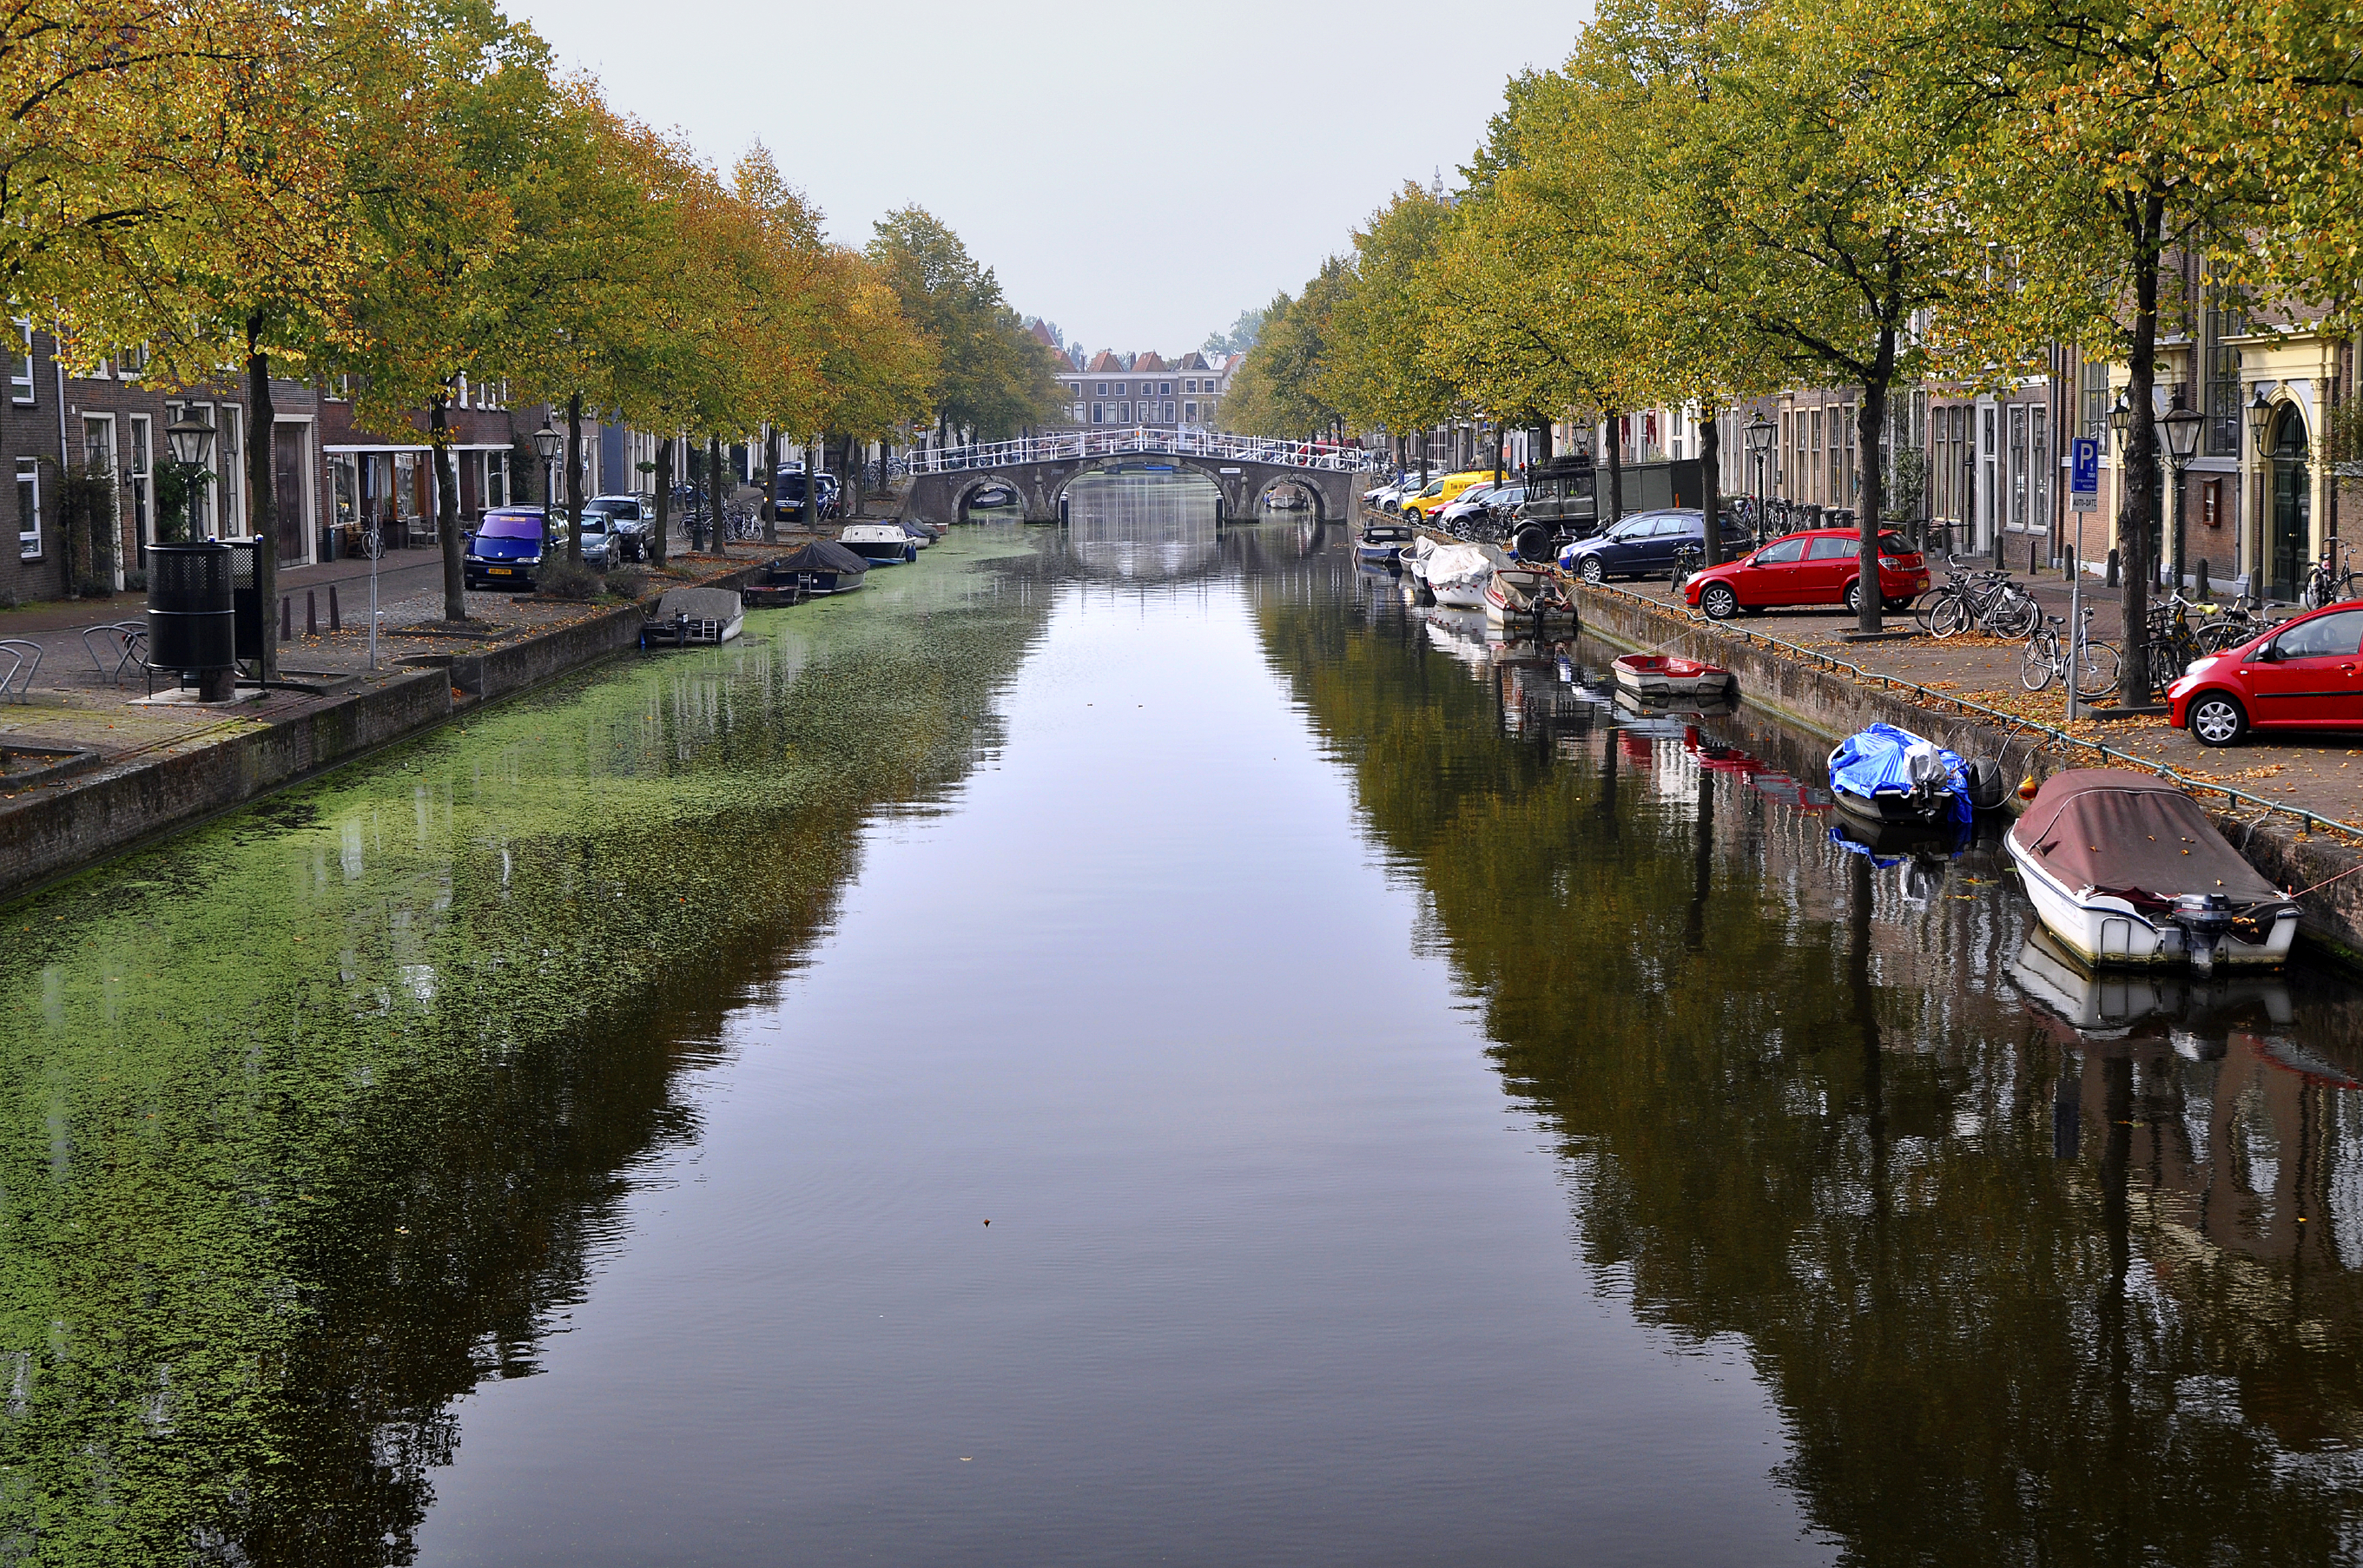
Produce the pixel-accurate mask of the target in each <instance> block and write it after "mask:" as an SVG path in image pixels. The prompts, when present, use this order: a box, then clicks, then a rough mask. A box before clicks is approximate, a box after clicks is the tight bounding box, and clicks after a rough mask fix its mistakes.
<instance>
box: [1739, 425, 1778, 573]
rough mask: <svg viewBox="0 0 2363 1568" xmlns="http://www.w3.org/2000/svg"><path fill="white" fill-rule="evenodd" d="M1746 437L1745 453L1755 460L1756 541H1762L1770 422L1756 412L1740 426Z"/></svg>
mask: <svg viewBox="0 0 2363 1568" xmlns="http://www.w3.org/2000/svg"><path fill="white" fill-rule="evenodd" d="M1741 433H1742V434H1743V435H1744V436H1746V437H1747V455H1748V456H1749V457H1750V458H1754V459H1755V460H1756V542H1757V543H1758V544H1759V545H1760V544H1762V543H1763V542H1764V505H1765V496H1764V489H1765V486H1764V465H1765V462H1766V460H1767V459H1768V458H1770V457H1771V455H1772V436H1773V429H1772V422H1771V421H1770V420H1769V419H1767V418H1765V417H1764V415H1763V414H1762V413H1761V412H1758V414H1757V415H1756V417H1755V418H1753V419H1751V420H1749V421H1748V422H1747V424H1746V425H1743V426H1742V427H1741Z"/></svg>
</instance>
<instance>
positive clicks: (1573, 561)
mask: <svg viewBox="0 0 2363 1568" xmlns="http://www.w3.org/2000/svg"><path fill="white" fill-rule="evenodd" d="M1719 521H1720V522H1721V524H1722V526H1721V527H1720V528H1718V529H1717V530H1716V531H1717V532H1718V533H1720V534H1721V535H1722V536H1723V553H1724V558H1725V559H1726V560H1728V559H1730V558H1731V557H1732V556H1733V555H1734V554H1735V553H1736V552H1737V551H1740V550H1744V549H1746V548H1747V542H1748V541H1747V533H1746V532H1745V531H1744V530H1742V529H1741V528H1740V526H1739V524H1738V521H1737V519H1736V518H1734V517H1733V516H1732V515H1731V514H1730V513H1724V514H1723V515H1722V517H1721V518H1720V519H1719ZM1705 543H1706V514H1705V513H1703V512H1697V511H1693V510H1692V509H1691V508H1689V507H1677V508H1669V509H1667V510H1665V511H1661V512H1636V513H1634V514H1633V515H1631V516H1630V517H1627V518H1625V520H1624V521H1623V522H1621V523H1618V524H1616V525H1614V527H1611V528H1610V529H1608V530H1607V531H1606V532H1605V533H1601V534H1594V535H1593V536H1592V537H1591V538H1589V539H1578V540H1577V541H1576V542H1575V543H1573V544H1571V545H1570V546H1568V547H1566V548H1565V549H1563V550H1561V551H1559V565H1560V566H1561V567H1563V568H1565V569H1567V570H1569V571H1571V572H1575V573H1577V574H1579V575H1581V577H1582V578H1583V580H1585V581H1586V582H1600V581H1603V580H1606V579H1608V578H1612V577H1651V576H1655V575H1657V574H1659V573H1661V572H1662V573H1670V572H1672V570H1673V569H1674V554H1675V552H1676V551H1677V550H1679V549H1681V547H1682V546H1684V545H1686V544H1687V545H1698V546H1701V547H1703V546H1704V545H1705Z"/></svg>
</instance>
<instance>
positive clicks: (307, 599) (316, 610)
mask: <svg viewBox="0 0 2363 1568" xmlns="http://www.w3.org/2000/svg"><path fill="white" fill-rule="evenodd" d="M304 635H305V636H307V637H316V636H318V635H320V596H319V595H318V594H316V593H314V592H313V591H311V590H310V589H308V588H307V589H305V591H304Z"/></svg>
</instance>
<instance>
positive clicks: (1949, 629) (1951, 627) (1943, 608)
mask: <svg viewBox="0 0 2363 1568" xmlns="http://www.w3.org/2000/svg"><path fill="white" fill-rule="evenodd" d="M1968 625H1969V606H1968V605H1967V604H1966V603H1964V602H1962V600H1961V596H1960V595H1959V594H1958V593H1947V594H1946V595H1945V596H1944V597H1943V598H1941V599H1939V600H1937V601H1936V606H1935V607H1934V608H1933V609H1931V610H1930V611H1929V612H1928V635H1930V636H1932V637H1949V636H1952V635H1955V634H1957V633H1958V632H1960V631H1961V630H1962V629H1963V628H1964V627H1966V626H1968Z"/></svg>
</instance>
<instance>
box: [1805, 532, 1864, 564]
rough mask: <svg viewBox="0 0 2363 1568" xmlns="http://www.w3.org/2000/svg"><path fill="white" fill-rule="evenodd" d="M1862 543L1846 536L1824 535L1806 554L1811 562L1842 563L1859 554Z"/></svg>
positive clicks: (1815, 541) (1815, 540) (1816, 540)
mask: <svg viewBox="0 0 2363 1568" xmlns="http://www.w3.org/2000/svg"><path fill="white" fill-rule="evenodd" d="M1861 549H1862V541H1861V540H1859V539H1855V538H1849V537H1847V536H1846V535H1844V534H1824V535H1822V536H1819V537H1817V538H1816V539H1814V545H1813V548H1812V549H1810V550H1808V551H1807V552H1806V553H1805V558H1806V559H1807V560H1809V561H1842V560H1846V559H1847V558H1850V557H1852V556H1854V555H1857V554H1858V553H1859V552H1860V551H1861Z"/></svg>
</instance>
